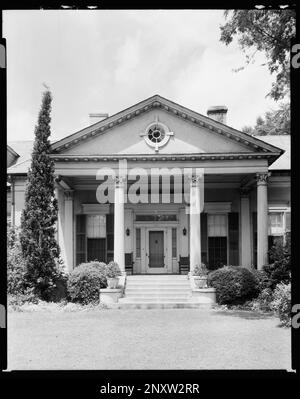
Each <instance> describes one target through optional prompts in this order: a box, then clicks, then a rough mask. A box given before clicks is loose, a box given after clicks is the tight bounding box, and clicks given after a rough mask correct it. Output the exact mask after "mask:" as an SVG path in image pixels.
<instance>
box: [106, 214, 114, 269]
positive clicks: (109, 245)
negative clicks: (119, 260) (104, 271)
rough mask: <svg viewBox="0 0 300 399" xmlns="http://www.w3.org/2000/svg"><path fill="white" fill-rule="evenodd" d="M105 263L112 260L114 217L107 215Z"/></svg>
mask: <svg viewBox="0 0 300 399" xmlns="http://www.w3.org/2000/svg"><path fill="white" fill-rule="evenodd" d="M106 239H107V245H106V262H110V261H111V260H113V259H114V215H113V214H112V213H108V214H107V215H106Z"/></svg>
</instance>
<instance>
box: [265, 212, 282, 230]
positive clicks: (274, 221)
mask: <svg viewBox="0 0 300 399" xmlns="http://www.w3.org/2000/svg"><path fill="white" fill-rule="evenodd" d="M283 233H284V231H283V212H270V213H269V235H276V234H283Z"/></svg>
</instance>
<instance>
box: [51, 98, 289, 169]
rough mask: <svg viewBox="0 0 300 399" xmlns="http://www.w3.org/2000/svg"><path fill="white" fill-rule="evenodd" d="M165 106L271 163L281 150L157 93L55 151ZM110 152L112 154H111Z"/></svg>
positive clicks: (60, 142) (77, 134)
mask: <svg viewBox="0 0 300 399" xmlns="http://www.w3.org/2000/svg"><path fill="white" fill-rule="evenodd" d="M159 108H161V109H164V111H166V112H169V113H171V114H173V115H176V116H177V117H178V118H181V119H183V120H185V121H189V122H191V123H193V124H195V125H198V126H199V125H200V126H202V127H204V128H206V129H209V130H210V131H212V132H214V133H216V134H219V135H220V136H226V138H227V139H229V140H231V141H233V142H237V141H238V142H240V144H242V145H244V146H247V147H248V148H251V150H252V152H253V153H256V154H258V153H259V156H260V157H261V156H262V155H263V156H266V157H267V158H268V160H269V164H271V163H272V162H274V160H275V159H277V158H278V157H279V156H280V154H281V152H282V150H281V149H280V148H277V147H275V146H272V145H271V144H268V143H265V142H264V141H262V140H260V139H258V138H257V137H254V136H252V135H250V134H247V133H245V132H242V131H239V130H236V129H233V128H232V127H230V126H227V125H225V124H223V123H221V122H218V121H216V120H214V119H212V118H209V117H207V116H204V115H202V114H199V113H198V112H195V111H192V110H191V109H189V108H186V107H184V106H182V105H180V104H177V103H175V102H173V101H171V100H168V99H166V98H164V97H161V96H160V95H158V94H156V95H154V96H152V97H149V98H147V99H146V100H143V101H141V102H139V103H137V104H135V105H133V106H131V107H129V108H126V109H125V110H123V111H120V112H118V113H117V114H115V115H112V116H110V117H108V118H106V119H104V120H101V121H99V122H97V123H95V124H93V125H91V126H88V127H86V128H84V129H82V130H80V131H78V132H75V133H73V134H71V135H68V136H67V137H64V138H63V139H61V140H58V141H56V142H54V143H53V144H52V146H51V147H52V151H53V154H55V155H56V154H59V153H62V154H63V153H64V150H65V149H67V148H70V147H71V146H76V145H80V144H81V142H82V141H84V140H88V139H90V138H91V137H95V136H98V135H102V134H106V133H107V132H109V130H110V129H112V128H114V127H115V126H118V125H122V124H123V123H126V122H128V120H132V119H133V118H135V117H137V116H138V115H141V114H142V113H145V112H148V111H150V110H151V109H159ZM110 155H111V154H110Z"/></svg>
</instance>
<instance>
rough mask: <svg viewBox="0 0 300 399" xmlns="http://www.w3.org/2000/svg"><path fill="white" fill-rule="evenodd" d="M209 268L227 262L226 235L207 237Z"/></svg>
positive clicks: (216, 267)
mask: <svg viewBox="0 0 300 399" xmlns="http://www.w3.org/2000/svg"><path fill="white" fill-rule="evenodd" d="M208 264H209V269H210V270H214V269H218V268H219V267H222V266H224V265H226V264H227V237H208Z"/></svg>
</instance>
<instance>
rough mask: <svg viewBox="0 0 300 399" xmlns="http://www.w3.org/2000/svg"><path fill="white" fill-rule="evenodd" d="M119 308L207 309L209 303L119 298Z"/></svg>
mask: <svg viewBox="0 0 300 399" xmlns="http://www.w3.org/2000/svg"><path fill="white" fill-rule="evenodd" d="M118 308H120V309H178V308H181V309H182V308H185V309H208V308H210V305H207V304H202V303H196V302H179V301H178V302H167V301H166V302H157V303H156V302H142V301H140V302H134V303H132V302H124V301H122V300H119V302H118Z"/></svg>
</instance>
